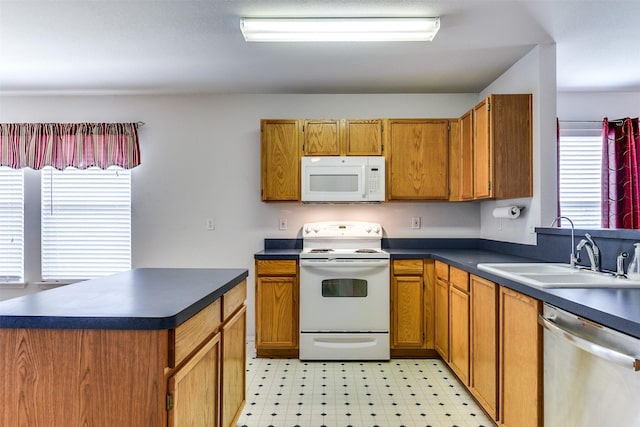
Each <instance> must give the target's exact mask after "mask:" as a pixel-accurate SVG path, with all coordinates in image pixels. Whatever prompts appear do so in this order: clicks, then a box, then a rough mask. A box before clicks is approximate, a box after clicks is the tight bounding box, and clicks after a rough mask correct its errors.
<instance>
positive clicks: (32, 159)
mask: <svg viewBox="0 0 640 427" xmlns="http://www.w3.org/2000/svg"><path fill="white" fill-rule="evenodd" d="M137 128H138V126H137V123H0V166H8V167H10V168H13V169H20V168H24V167H30V168H32V169H42V168H43V167H45V166H53V167H54V168H56V169H60V170H62V169H64V168H66V167H68V166H73V167H75V168H78V169H87V168H90V167H92V166H97V167H99V168H101V169H106V168H108V167H109V166H120V167H122V168H125V169H131V168H133V167H135V166H138V165H139V164H140V147H139V141H138V130H137Z"/></svg>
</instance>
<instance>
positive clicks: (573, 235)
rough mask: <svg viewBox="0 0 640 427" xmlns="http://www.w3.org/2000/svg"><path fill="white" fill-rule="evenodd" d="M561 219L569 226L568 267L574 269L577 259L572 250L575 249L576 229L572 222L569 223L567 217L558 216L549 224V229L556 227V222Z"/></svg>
mask: <svg viewBox="0 0 640 427" xmlns="http://www.w3.org/2000/svg"><path fill="white" fill-rule="evenodd" d="M561 219H566V220H567V221H569V224H571V255H570V256H569V265H570V266H571V268H575V266H576V263H577V262H578V258H577V257H576V253H575V251H574V248H575V247H576V229H575V227H574V226H573V221H571V218H569V217H568V216H563V215H560V216H558V217H556V219H554V220H553V222H552V223H551V227H553V226H554V225H556V224H557V222H558V221H559V220H561Z"/></svg>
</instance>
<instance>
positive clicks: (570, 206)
mask: <svg viewBox="0 0 640 427" xmlns="http://www.w3.org/2000/svg"><path fill="white" fill-rule="evenodd" d="M558 162H559V176H558V180H559V198H560V213H561V215H566V216H568V217H569V218H571V219H572V220H573V222H574V224H575V226H576V227H580V228H600V226H601V222H600V216H601V202H600V200H601V193H600V192H601V174H602V173H601V167H602V123H600V122H593V123H591V122H585V123H572V122H568V123H561V127H560V146H559V159H558Z"/></svg>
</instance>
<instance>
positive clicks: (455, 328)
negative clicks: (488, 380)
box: [449, 286, 469, 385]
mask: <svg viewBox="0 0 640 427" xmlns="http://www.w3.org/2000/svg"><path fill="white" fill-rule="evenodd" d="M449 315H450V318H449V363H450V366H451V368H452V369H453V371H454V372H455V373H456V374H457V375H458V378H460V381H462V382H463V383H464V384H465V385H469V294H467V293H466V292H463V291H461V290H460V289H458V288H456V287H455V286H450V287H449Z"/></svg>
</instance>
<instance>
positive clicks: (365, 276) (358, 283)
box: [300, 259, 389, 332]
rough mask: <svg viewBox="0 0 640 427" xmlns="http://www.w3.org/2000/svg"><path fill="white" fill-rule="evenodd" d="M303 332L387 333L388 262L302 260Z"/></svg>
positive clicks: (301, 305) (383, 260) (301, 297)
mask: <svg viewBox="0 0 640 427" xmlns="http://www.w3.org/2000/svg"><path fill="white" fill-rule="evenodd" d="M300 331H301V332H388V331H389V260H388V259H347V260H345V259H302V260H300Z"/></svg>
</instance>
